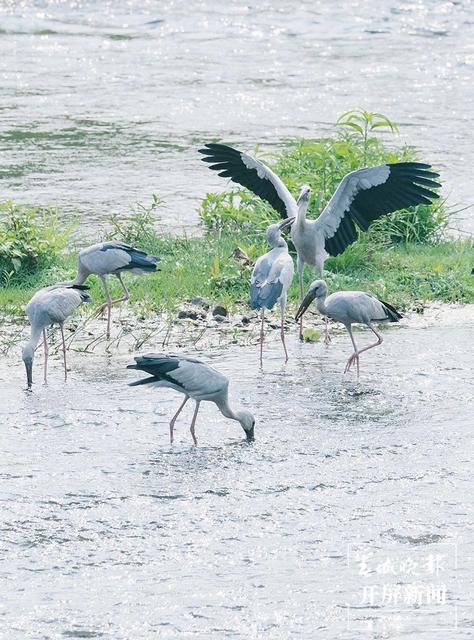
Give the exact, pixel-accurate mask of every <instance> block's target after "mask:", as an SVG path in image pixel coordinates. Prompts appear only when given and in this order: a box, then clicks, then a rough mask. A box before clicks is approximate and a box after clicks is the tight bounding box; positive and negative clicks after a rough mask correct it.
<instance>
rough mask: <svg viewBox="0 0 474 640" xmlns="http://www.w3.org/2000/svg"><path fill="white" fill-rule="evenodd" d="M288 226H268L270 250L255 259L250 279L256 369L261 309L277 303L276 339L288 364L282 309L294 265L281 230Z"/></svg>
mask: <svg viewBox="0 0 474 640" xmlns="http://www.w3.org/2000/svg"><path fill="white" fill-rule="evenodd" d="M289 224H291V221H289V220H283V222H280V223H279V224H272V225H270V226H269V227H268V229H267V241H268V244H269V245H270V246H271V247H272V249H271V250H270V251H268V252H267V253H265V254H264V255H263V256H260V258H259V259H258V260H257V262H256V263H255V267H254V269H253V271H252V277H251V280H250V306H251V307H252V309H261V323H260V366H263V336H264V332H263V330H264V317H265V309H273V307H274V306H275V304H276V303H277V302H279V303H280V337H281V342H282V344H283V349H284V351H285V362H288V352H287V350H286V344H285V307H286V298H287V291H288V288H289V286H290V285H291V283H292V281H293V274H294V266H293V260H292V258H291V256H290V254H289V253H288V245H287V244H286V242H285V240H284V239H283V237H282V235H281V231H282V229H283V228H284V227H286V226H288V225H289Z"/></svg>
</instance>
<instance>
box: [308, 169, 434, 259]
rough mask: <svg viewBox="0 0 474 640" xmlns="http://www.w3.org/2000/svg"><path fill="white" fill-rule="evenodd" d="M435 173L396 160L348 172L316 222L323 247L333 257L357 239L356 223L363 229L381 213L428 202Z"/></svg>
mask: <svg viewBox="0 0 474 640" xmlns="http://www.w3.org/2000/svg"><path fill="white" fill-rule="evenodd" d="M438 176H439V174H438V173H435V172H434V171H431V165H429V164H422V163H420V162H398V163H395V164H383V165H380V166H378V167H372V168H367V169H359V170H358V171H352V172H351V173H348V174H347V175H346V176H344V178H343V179H342V180H341V182H340V183H339V186H338V187H337V189H336V191H335V192H334V195H333V196H332V198H331V200H330V201H329V202H328V204H327V205H326V207H325V208H324V210H323V212H322V213H321V215H320V216H319V218H318V219H317V221H316V223H315V224H316V227H317V229H318V230H320V231H321V232H322V233H323V236H324V239H325V249H326V251H327V252H328V253H329V254H330V255H332V256H337V255H338V254H339V253H342V252H343V251H344V250H345V249H346V247H348V246H349V245H350V244H352V242H354V241H355V240H357V231H356V226H355V225H357V226H359V227H360V228H361V229H362V230H363V231H367V229H368V228H369V225H370V224H371V223H372V222H373V221H374V220H377V219H378V218H380V217H381V216H383V215H386V214H388V213H392V212H394V211H398V210H399V209H405V208H407V207H413V206H415V205H418V204H431V200H433V199H435V198H438V197H439V196H438V194H437V193H435V192H434V191H432V190H431V189H438V188H439V187H440V186H441V185H440V184H439V183H438V182H436V181H435V180H434V178H437V177H438Z"/></svg>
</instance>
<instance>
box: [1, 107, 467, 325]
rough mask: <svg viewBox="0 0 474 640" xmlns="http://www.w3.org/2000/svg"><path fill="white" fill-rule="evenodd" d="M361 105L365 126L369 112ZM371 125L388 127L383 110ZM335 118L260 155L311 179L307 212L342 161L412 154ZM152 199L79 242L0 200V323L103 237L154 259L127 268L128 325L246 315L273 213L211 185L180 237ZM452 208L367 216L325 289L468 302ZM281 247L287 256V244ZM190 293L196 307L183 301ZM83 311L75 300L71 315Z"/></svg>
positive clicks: (330, 187) (325, 194) (342, 168)
mask: <svg viewBox="0 0 474 640" xmlns="http://www.w3.org/2000/svg"><path fill="white" fill-rule="evenodd" d="M358 113H359V112H357V114H358ZM361 113H362V114H363V116H360V117H363V118H365V127H366V129H367V128H368V130H369V131H370V126H372V125H374V122H375V121H374V119H373V118H374V117H375V115H376V114H368V113H366V112H361ZM357 114H356V115H357ZM358 117H359V116H358ZM377 117H378V116H377ZM371 118H372V119H371ZM358 122H359V121H358ZM361 122H362V121H361ZM384 122H386V124H384ZM370 123H372V124H370ZM379 124H380V123H379ZM381 124H382V127H386V128H390V127H392V128H393V127H394V125H393V123H391V122H390V121H388V120H386V121H385V120H384V121H383V122H382V123H381ZM378 126H379V125H377V127H378ZM341 127H342V129H343V131H342V132H341V131H340V132H339V133H337V134H336V135H335V136H334V137H333V138H328V139H322V140H299V141H296V142H294V143H291V144H289V145H288V147H287V149H286V150H285V151H284V152H282V153H281V154H279V155H277V156H276V157H275V158H274V159H273V160H272V159H269V158H267V157H265V158H264V159H265V162H267V163H268V164H270V165H271V166H272V168H273V169H274V170H275V171H276V172H277V173H278V175H280V176H281V177H282V179H283V180H284V181H285V183H286V184H287V185H288V187H289V188H290V190H291V191H292V192H295V193H296V192H297V191H298V189H299V186H300V184H301V183H302V182H304V183H308V184H310V185H311V187H312V188H313V190H314V193H315V194H316V196H315V197H314V198H312V200H311V202H310V207H309V217H315V216H316V215H317V214H318V212H319V211H320V210H321V207H322V206H323V205H324V203H325V202H327V200H328V199H329V197H330V196H331V195H332V193H333V192H334V190H335V188H336V187H337V184H338V183H339V181H340V179H341V178H342V176H344V175H345V174H346V173H348V172H349V171H352V170H354V169H355V168H358V167H360V166H364V165H365V164H367V165H370V166H375V165H377V164H381V163H384V162H398V161H413V160H418V159H423V158H419V153H418V152H417V151H416V150H414V149H413V148H410V147H402V148H399V149H392V148H390V147H388V146H387V145H386V144H385V143H384V144H382V142H381V141H380V140H379V138H377V137H374V136H371V135H368V136H366V135H365V134H364V135H362V136H361V135H358V134H357V133H351V134H349V135H348V134H347V133H345V129H344V122H342V123H341ZM374 130H375V131H378V130H379V128H376V129H374ZM351 131H352V129H351ZM440 179H442V178H440ZM161 206H162V202H161V200H160V199H159V198H158V197H157V196H153V199H152V202H151V205H150V206H148V207H146V206H137V207H136V209H135V210H134V211H133V212H132V214H131V215H130V216H129V217H128V218H125V219H124V218H122V217H119V216H114V215H111V216H109V218H108V225H107V226H105V227H104V229H103V233H102V235H101V237H98V238H94V239H92V238H90V239H86V240H84V241H83V242H81V244H78V243H77V240H76V241H75V242H72V237H73V236H72V235H71V229H65V228H64V226H63V225H61V224H60V215H59V213H58V211H57V210H51V209H31V208H26V207H18V206H15V205H14V204H13V203H5V204H3V205H0V284H1V285H2V286H1V288H0V314H1V317H3V318H4V320H3V323H8V322H10V321H13V322H14V323H21V322H22V321H23V320H24V307H25V304H26V303H27V301H28V300H29V298H30V297H31V296H32V295H33V293H34V292H35V291H36V290H37V289H38V288H40V287H43V286H48V285H51V284H54V283H56V282H61V281H64V280H69V279H71V278H73V277H74V275H75V270H76V262H77V252H78V251H79V250H80V248H81V247H83V246H85V245H87V244H89V243H91V242H97V241H98V240H105V239H112V240H120V241H123V242H127V243H129V244H132V245H134V246H137V247H140V248H142V249H144V250H145V251H148V252H149V253H151V254H154V255H157V256H159V257H160V264H159V266H160V271H159V272H158V273H156V274H152V275H150V276H146V277H132V276H126V280H127V286H129V288H130V292H131V300H132V301H133V305H128V306H127V307H126V308H127V309H128V310H133V313H132V314H131V316H134V317H135V321H134V322H135V324H136V325H137V326H138V325H140V323H141V322H143V320H142V319H144V318H146V319H150V318H152V319H153V318H157V317H160V318H161V317H163V318H166V321H165V323H166V322H167V323H172V322H174V321H175V320H176V319H177V318H178V316H179V315H181V317H182V316H183V315H184V316H186V314H187V313H188V312H191V319H193V318H194V319H196V320H198V319H199V316H200V314H201V315H202V311H203V309H204V310H207V309H210V310H211V311H212V309H214V308H215V307H216V306H220V307H224V308H225V309H226V311H227V312H228V313H229V314H231V315H232V316H236V317H237V316H238V317H240V318H245V317H247V316H249V317H251V316H252V313H251V311H250V309H249V306H248V297H249V280H250V275H251V271H252V265H253V263H254V262H255V260H256V259H257V258H258V256H260V255H261V254H262V253H264V252H265V251H267V250H268V247H267V245H266V242H265V229H266V227H267V225H268V224H270V223H271V222H274V221H275V220H276V219H277V214H276V212H275V211H273V210H272V209H271V207H269V205H267V204H266V203H265V202H263V201H262V200H260V199H259V198H257V197H256V196H254V195H253V194H251V193H249V192H248V191H246V190H245V189H239V188H233V189H232V190H230V191H229V190H226V191H223V192H219V193H210V194H207V196H206V197H205V198H204V200H203V202H202V203H201V207H200V210H199V215H200V218H201V222H202V234H201V235H200V236H193V237H187V236H176V235H172V234H171V233H165V232H163V231H160V230H159V229H158V226H157V220H159V219H160V217H162V216H163V214H162V210H161ZM452 218H453V211H452V210H451V209H450V207H449V206H448V203H447V202H446V201H445V200H444V199H443V198H439V199H437V200H435V201H434V202H433V204H431V205H429V206H427V205H420V206H418V207H414V208H411V209H408V210H401V211H398V212H395V213H393V214H391V215H390V216H386V217H383V218H381V219H380V220H377V221H376V222H374V223H373V224H372V225H371V227H370V229H369V232H368V233H367V234H361V235H360V238H359V240H358V241H357V242H356V243H354V244H352V245H351V246H349V247H348V248H347V249H346V251H344V253H343V254H341V255H339V256H337V257H335V258H333V257H331V258H329V259H328V260H327V261H326V264H325V268H326V274H325V278H326V280H327V283H328V287H329V291H330V292H332V291H338V290H342V289H352V290H365V291H370V292H372V293H373V294H375V295H376V296H378V297H380V298H382V299H384V300H387V301H388V302H390V303H391V304H393V305H394V306H395V307H397V308H399V310H400V311H401V312H402V313H410V312H421V311H422V310H423V309H424V308H425V307H426V305H429V304H431V303H434V302H441V303H447V304H457V303H464V304H469V303H474V277H473V275H472V273H471V272H472V267H473V265H474V242H473V240H472V239H471V238H467V239H465V240H461V239H458V238H455V237H453V236H452V235H451V234H450V230H449V229H450V223H451V220H452ZM290 251H292V254H293V256H295V253H294V251H293V248H292V247H291V243H290ZM314 277H315V276H314V272H313V270H311V269H309V268H306V271H305V287H307V286H308V285H309V283H310V282H311V281H312V280H313V279H314ZM87 284H88V285H89V286H90V287H91V289H90V293H91V296H92V299H93V304H94V305H95V306H98V305H99V304H101V303H102V302H103V297H104V294H103V289H102V284H101V282H100V281H99V279H98V278H97V277H95V276H91V277H90V278H89V279H88V281H87ZM111 289H112V295H113V294H114V292H115V290H116V291H117V292H118V291H119V290H120V287H119V284H118V282H115V279H114V278H111ZM196 300H198V301H199V304H198V305H197V307H198V309H197V310H196V309H195V308H194V307H195V306H196V305H195V304H193V301H196ZM298 300H299V292H298V283H297V279H296V278H295V280H294V282H293V285H292V287H291V289H290V291H289V308H288V317H291V316H292V315H294V312H295V311H296V308H297V305H298ZM199 305H201V310H199ZM203 305H204V306H203ZM114 311H115V310H114ZM88 313H89V311H87V310H82V312H81V313H80V314H79V317H80V318H82V317H86V316H87V314H88ZM81 314H82V315H81ZM270 315H271V314H270ZM217 322H219V320H217ZM216 326H218V325H216Z"/></svg>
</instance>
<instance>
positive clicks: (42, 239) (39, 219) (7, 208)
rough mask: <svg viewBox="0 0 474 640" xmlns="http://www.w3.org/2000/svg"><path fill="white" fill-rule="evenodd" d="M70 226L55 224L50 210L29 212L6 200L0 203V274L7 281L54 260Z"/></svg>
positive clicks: (54, 217) (43, 209)
mask: <svg viewBox="0 0 474 640" xmlns="http://www.w3.org/2000/svg"><path fill="white" fill-rule="evenodd" d="M72 230H73V225H69V226H65V225H64V223H63V222H62V221H61V222H60V221H59V217H58V212H57V210H56V209H52V208H49V207H47V208H42V209H32V208H29V207H24V206H21V205H15V204H13V203H12V202H10V201H7V202H4V203H3V204H0V273H2V274H3V276H2V279H3V280H4V281H5V280H6V281H8V282H11V281H12V280H14V279H15V278H18V277H24V276H25V275H28V274H31V273H34V272H36V271H38V270H40V269H44V268H46V267H48V266H50V265H52V264H54V262H55V261H56V260H57V259H58V257H59V255H60V253H61V251H62V250H63V249H64V248H65V247H66V245H67V242H68V240H69V237H70V235H71V232H72Z"/></svg>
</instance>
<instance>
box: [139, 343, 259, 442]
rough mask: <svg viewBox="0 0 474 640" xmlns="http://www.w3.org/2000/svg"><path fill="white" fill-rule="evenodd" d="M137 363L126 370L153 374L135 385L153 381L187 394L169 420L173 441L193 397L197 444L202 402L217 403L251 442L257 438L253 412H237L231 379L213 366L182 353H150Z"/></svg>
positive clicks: (155, 384) (193, 431)
mask: <svg viewBox="0 0 474 640" xmlns="http://www.w3.org/2000/svg"><path fill="white" fill-rule="evenodd" d="M135 362H136V364H130V365H128V367H127V369H138V370H139V371H145V372H146V373H149V374H150V375H151V377H150V378H143V379H141V380H137V381H135V382H131V383H130V386H131V387H135V386H137V385H141V384H150V385H152V386H154V387H168V388H169V389H174V390H175V391H179V392H180V393H182V394H184V400H183V402H182V404H181V405H180V407H179V409H178V411H177V412H176V413H175V414H174V416H173V418H172V420H171V422H170V441H171V443H172V442H173V429H174V425H175V422H176V419H177V418H178V416H179V414H180V413H181V411H182V409H183V407H184V405H185V404H186V402H187V401H188V400H189V398H192V399H193V400H195V401H196V408H195V409H194V415H193V419H192V422H191V429H190V430H191V435H192V437H193V441H194V444H195V445H197V438H196V434H195V430H194V428H195V425H196V418H197V414H198V411H199V406H200V404H201V402H204V401H209V402H214V403H215V404H216V405H217V407H218V409H219V411H220V412H221V413H222V415H223V416H225V417H226V418H230V419H231V420H237V422H240V424H241V426H242V428H243V430H244V431H245V435H246V437H247V440H248V441H249V442H251V441H253V439H254V427H255V419H254V417H253V415H252V414H251V413H249V412H248V411H245V410H243V409H240V410H239V411H234V410H233V409H232V408H231V407H230V405H229V398H228V388H229V380H228V378H226V377H225V376H224V375H222V373H219V371H216V369H214V368H213V367H210V366H209V365H207V364H205V363H204V362H201V361H200V360H194V359H193V358H184V357H181V356H173V355H169V356H168V355H162V354H153V353H152V354H148V355H144V356H138V357H137V358H135Z"/></svg>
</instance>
